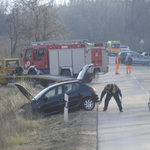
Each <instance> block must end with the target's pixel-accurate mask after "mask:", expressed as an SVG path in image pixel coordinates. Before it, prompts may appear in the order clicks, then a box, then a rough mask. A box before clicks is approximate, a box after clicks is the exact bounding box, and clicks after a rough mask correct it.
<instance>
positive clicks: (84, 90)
mask: <svg viewBox="0 0 150 150" xmlns="http://www.w3.org/2000/svg"><path fill="white" fill-rule="evenodd" d="M91 66H92V65H86V66H84V67H83V69H82V70H81V71H80V73H79V75H78V77H77V80H74V81H68V82H62V83H58V84H55V85H52V86H49V87H47V88H45V89H44V90H43V91H41V92H40V93H39V94H38V95H36V96H35V97H33V96H32V94H30V92H29V91H27V90H26V89H25V88H24V87H23V86H21V85H20V84H15V85H16V86H17V87H18V89H19V90H20V91H21V92H22V94H23V95H24V96H25V97H26V98H27V99H28V100H29V101H30V102H29V103H27V104H25V105H23V106H22V107H21V111H22V110H23V111H24V112H25V113H27V112H28V110H29V109H30V110H31V111H32V114H33V115H35V114H36V113H38V112H40V113H42V114H43V115H50V114H54V113H58V112H60V111H63V109H64V105H65V102H64V94H65V93H66V94H67V95H68V96H69V110H71V109H80V108H83V109H85V110H92V109H93V108H94V107H95V102H98V95H97V94H96V91H95V89H94V88H92V87H90V86H88V85H86V84H83V83H82V81H83V79H84V78H85V76H86V73H87V71H88V69H89V68H90V67H91Z"/></svg>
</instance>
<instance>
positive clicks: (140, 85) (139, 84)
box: [124, 66, 149, 95]
mask: <svg viewBox="0 0 150 150" xmlns="http://www.w3.org/2000/svg"><path fill="white" fill-rule="evenodd" d="M124 67H125V66H124ZM125 68H126V67H125ZM131 75H132V77H133V78H134V80H135V81H136V82H137V83H138V84H139V86H140V87H141V88H142V89H143V91H144V92H145V93H146V94H147V95H149V93H148V92H147V91H146V90H145V89H144V87H143V86H142V85H141V84H140V82H139V81H138V80H137V79H136V77H135V76H134V75H133V74H131Z"/></svg>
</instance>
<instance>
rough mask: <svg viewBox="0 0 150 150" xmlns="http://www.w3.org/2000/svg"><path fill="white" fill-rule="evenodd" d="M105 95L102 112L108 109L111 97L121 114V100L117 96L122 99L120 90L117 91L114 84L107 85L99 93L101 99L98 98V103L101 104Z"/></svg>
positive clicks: (117, 88)
mask: <svg viewBox="0 0 150 150" xmlns="http://www.w3.org/2000/svg"><path fill="white" fill-rule="evenodd" d="M106 93H107V95H106V98H105V104H104V109H103V111H106V110H107V108H108V104H109V101H110V99H111V97H112V96H113V97H114V99H115V100H116V103H117V105H118V107H119V110H120V112H123V110H122V109H123V108H122V104H121V100H120V98H119V95H120V97H121V99H122V94H121V90H120V89H119V87H118V86H117V85H116V84H107V85H106V86H105V88H104V90H103V91H102V93H101V98H100V102H99V103H101V102H102V99H103V97H104V95H105V94H106Z"/></svg>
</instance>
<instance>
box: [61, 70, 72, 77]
mask: <svg viewBox="0 0 150 150" xmlns="http://www.w3.org/2000/svg"><path fill="white" fill-rule="evenodd" d="M61 75H63V76H71V73H70V71H69V70H64V71H62V73H61Z"/></svg>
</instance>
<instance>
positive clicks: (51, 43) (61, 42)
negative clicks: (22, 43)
mask: <svg viewBox="0 0 150 150" xmlns="http://www.w3.org/2000/svg"><path fill="white" fill-rule="evenodd" d="M86 42H88V40H87V39H80V40H64V41H41V42H32V43H31V45H46V44H50V45H54V44H56V43H57V44H69V43H70V44H76V43H80V44H81V43H86Z"/></svg>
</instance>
